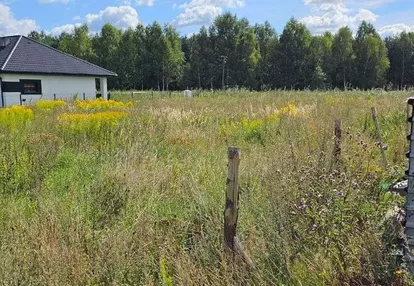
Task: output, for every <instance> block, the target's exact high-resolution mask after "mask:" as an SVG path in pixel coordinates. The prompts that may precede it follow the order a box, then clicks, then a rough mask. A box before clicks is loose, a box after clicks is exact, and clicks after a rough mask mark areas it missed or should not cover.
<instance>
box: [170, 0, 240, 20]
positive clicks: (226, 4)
mask: <svg viewBox="0 0 414 286" xmlns="http://www.w3.org/2000/svg"><path fill="white" fill-rule="evenodd" d="M244 5H245V1H244V0H191V1H190V2H185V3H183V4H181V5H179V6H178V7H179V8H180V9H184V11H183V12H182V13H181V14H180V15H178V16H177V17H176V18H175V19H174V20H173V21H172V23H171V24H172V25H173V26H176V27H188V26H196V25H199V26H201V25H209V24H211V23H212V22H213V21H214V19H215V18H216V17H217V16H219V15H220V14H221V13H223V8H230V9H235V8H240V7H243V6H244ZM176 7H177V5H176V4H174V5H173V8H174V9H175V8H176Z"/></svg>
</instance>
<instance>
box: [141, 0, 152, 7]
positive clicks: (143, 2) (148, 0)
mask: <svg viewBox="0 0 414 286" xmlns="http://www.w3.org/2000/svg"><path fill="white" fill-rule="evenodd" d="M154 2H155V0H138V1H137V5H140V6H152V5H154Z"/></svg>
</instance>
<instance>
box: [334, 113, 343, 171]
mask: <svg viewBox="0 0 414 286" xmlns="http://www.w3.org/2000/svg"><path fill="white" fill-rule="evenodd" d="M341 153H342V120H341V119H338V120H336V121H335V145H334V151H333V159H334V166H338V164H339V163H340V162H341Z"/></svg>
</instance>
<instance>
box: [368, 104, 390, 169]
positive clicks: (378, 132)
mask: <svg viewBox="0 0 414 286" xmlns="http://www.w3.org/2000/svg"><path fill="white" fill-rule="evenodd" d="M371 111H372V119H373V120H374V124H375V129H376V131H377V138H378V143H379V147H380V148H381V156H382V163H383V164H384V168H387V166H388V163H387V157H385V150H384V145H383V143H382V137H381V129H380V126H379V124H378V116H377V109H376V108H375V107H372V108H371Z"/></svg>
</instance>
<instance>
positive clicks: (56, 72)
mask: <svg viewBox="0 0 414 286" xmlns="http://www.w3.org/2000/svg"><path fill="white" fill-rule="evenodd" d="M109 76H117V75H116V74H115V73H113V72H111V71H109V70H106V69H104V68H101V67H99V66H97V65H94V64H91V63H89V62H87V61H84V60H81V59H79V58H76V57H74V56H71V55H69V54H66V53H63V52H61V51H59V50H56V49H54V48H52V47H49V46H47V45H44V44H41V43H39V42H37V41H34V40H32V39H29V38H27V37H24V36H10V37H0V107H3V106H10V105H16V104H25V103H31V102H34V101H37V100H40V99H48V100H53V99H72V98H74V96H77V98H78V99H80V100H82V99H94V98H96V95H97V92H96V90H97V84H96V83H97V82H98V83H99V87H100V92H98V93H100V94H101V96H102V97H103V98H104V99H107V98H108V88H107V77H109Z"/></svg>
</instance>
